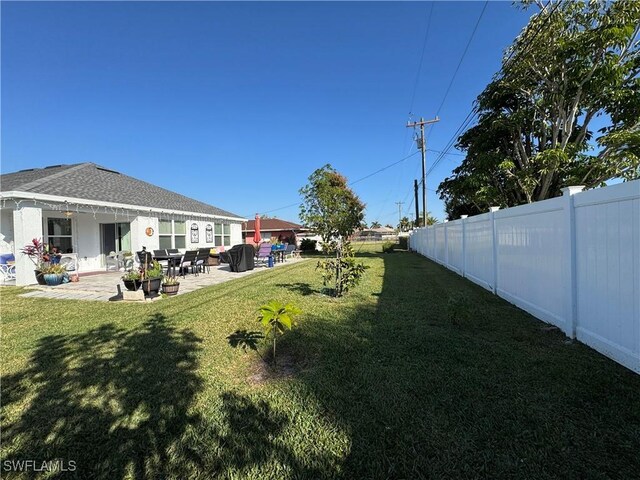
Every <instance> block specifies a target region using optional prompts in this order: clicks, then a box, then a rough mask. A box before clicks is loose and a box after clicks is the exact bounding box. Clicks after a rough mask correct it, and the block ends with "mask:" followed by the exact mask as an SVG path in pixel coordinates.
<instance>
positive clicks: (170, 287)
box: [162, 277, 180, 295]
mask: <svg viewBox="0 0 640 480" xmlns="http://www.w3.org/2000/svg"><path fill="white" fill-rule="evenodd" d="M179 288H180V282H179V281H178V279H177V278H176V277H164V279H163V280H162V293H166V294H167V295H177V294H178V289H179Z"/></svg>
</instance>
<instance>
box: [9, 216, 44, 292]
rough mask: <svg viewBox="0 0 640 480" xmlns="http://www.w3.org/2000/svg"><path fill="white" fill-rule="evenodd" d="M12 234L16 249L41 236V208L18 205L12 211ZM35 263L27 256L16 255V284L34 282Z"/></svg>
mask: <svg viewBox="0 0 640 480" xmlns="http://www.w3.org/2000/svg"><path fill="white" fill-rule="evenodd" d="M13 234H14V242H15V245H17V247H16V249H17V250H20V249H22V247H24V246H25V245H27V244H29V243H31V241H32V240H33V239H34V238H38V239H41V238H42V209H40V208H35V207H20V208H17V209H15V210H14V211H13ZM34 270H35V265H34V264H33V262H32V261H31V259H30V258H29V257H27V256H26V255H22V254H20V253H18V254H17V255H16V285H29V284H32V283H36V276H35V273H34Z"/></svg>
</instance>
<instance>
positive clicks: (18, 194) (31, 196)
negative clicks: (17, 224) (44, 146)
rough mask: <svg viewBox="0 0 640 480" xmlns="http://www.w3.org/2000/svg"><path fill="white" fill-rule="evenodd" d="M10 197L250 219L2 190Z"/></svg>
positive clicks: (0, 197)
mask: <svg viewBox="0 0 640 480" xmlns="http://www.w3.org/2000/svg"><path fill="white" fill-rule="evenodd" d="M10 198H23V199H25V200H34V201H37V200H39V201H42V202H59V203H64V202H65V201H66V202H68V203H77V204H80V205H95V206H100V207H109V208H123V209H126V210H135V211H138V212H154V213H160V214H165V215H167V214H168V215H187V216H191V217H203V218H214V219H216V218H217V219H222V220H233V221H237V222H247V221H248V219H246V218H242V217H227V216H224V215H213V214H208V213H197V212H187V211H184V210H169V209H160V208H154V207H144V206H141V205H127V204H125V203H115V202H102V201H97V200H87V199H85V198H76V197H60V196H58V195H46V194H43V193H33V192H20V191H10V192H0V199H10Z"/></svg>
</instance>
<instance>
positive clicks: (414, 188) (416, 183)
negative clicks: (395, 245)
mask: <svg viewBox="0 0 640 480" xmlns="http://www.w3.org/2000/svg"><path fill="white" fill-rule="evenodd" d="M413 196H414V200H415V203H416V228H418V227H420V204H419V203H418V180H414V181H413Z"/></svg>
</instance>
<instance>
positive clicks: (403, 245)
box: [398, 237, 409, 250]
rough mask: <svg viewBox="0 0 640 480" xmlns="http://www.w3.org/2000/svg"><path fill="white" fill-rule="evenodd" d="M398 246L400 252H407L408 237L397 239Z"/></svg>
mask: <svg viewBox="0 0 640 480" xmlns="http://www.w3.org/2000/svg"><path fill="white" fill-rule="evenodd" d="M398 246H399V248H400V249H401V250H409V237H398Z"/></svg>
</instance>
